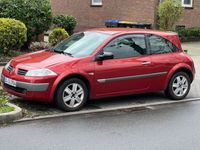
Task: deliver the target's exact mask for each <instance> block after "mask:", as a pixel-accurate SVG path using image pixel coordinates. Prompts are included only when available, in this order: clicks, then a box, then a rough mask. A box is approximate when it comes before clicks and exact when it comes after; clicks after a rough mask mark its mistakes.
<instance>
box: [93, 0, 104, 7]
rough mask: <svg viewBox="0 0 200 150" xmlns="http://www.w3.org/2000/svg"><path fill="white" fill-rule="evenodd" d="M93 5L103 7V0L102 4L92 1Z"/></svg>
mask: <svg viewBox="0 0 200 150" xmlns="http://www.w3.org/2000/svg"><path fill="white" fill-rule="evenodd" d="M91 5H92V6H102V5H103V0H101V2H99V3H98V2H94V0H91Z"/></svg>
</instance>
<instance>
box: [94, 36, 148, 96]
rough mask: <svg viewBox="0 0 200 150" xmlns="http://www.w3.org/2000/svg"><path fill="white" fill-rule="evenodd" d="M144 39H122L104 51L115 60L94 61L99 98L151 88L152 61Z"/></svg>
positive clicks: (115, 40) (143, 37)
mask: <svg viewBox="0 0 200 150" xmlns="http://www.w3.org/2000/svg"><path fill="white" fill-rule="evenodd" d="M146 45H147V44H146V40H145V36H144V35H142V34H133V35H125V36H120V37H118V38H116V39H114V40H113V41H111V42H110V43H109V44H107V46H105V47H104V48H103V50H102V53H104V52H112V53H113V55H114V58H113V59H109V60H103V61H96V62H95V78H96V85H95V86H96V88H95V90H96V92H95V93H96V95H97V96H108V95H119V94H124V93H127V94H128V93H135V92H141V91H145V90H147V89H148V88H149V84H150V81H149V77H148V74H149V72H150V70H151V64H150V62H151V60H150V57H149V56H148V51H147V46H146Z"/></svg>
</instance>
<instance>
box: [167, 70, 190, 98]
mask: <svg viewBox="0 0 200 150" xmlns="http://www.w3.org/2000/svg"><path fill="white" fill-rule="evenodd" d="M190 85H191V80H190V78H189V76H188V74H187V73H185V72H177V73H175V74H174V75H173V76H172V78H171V79H170V81H169V83H168V87H167V89H166V90H165V94H166V96H167V97H168V98H170V99H173V100H182V99H184V98H185V97H186V96H187V94H188V93H189V91H190V87H191V86H190Z"/></svg>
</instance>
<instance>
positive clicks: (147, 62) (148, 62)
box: [142, 61, 151, 65]
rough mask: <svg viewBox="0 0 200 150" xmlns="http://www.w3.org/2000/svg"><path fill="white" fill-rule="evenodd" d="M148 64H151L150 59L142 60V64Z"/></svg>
mask: <svg viewBox="0 0 200 150" xmlns="http://www.w3.org/2000/svg"><path fill="white" fill-rule="evenodd" d="M150 64H151V62H150V61H144V62H142V65H150Z"/></svg>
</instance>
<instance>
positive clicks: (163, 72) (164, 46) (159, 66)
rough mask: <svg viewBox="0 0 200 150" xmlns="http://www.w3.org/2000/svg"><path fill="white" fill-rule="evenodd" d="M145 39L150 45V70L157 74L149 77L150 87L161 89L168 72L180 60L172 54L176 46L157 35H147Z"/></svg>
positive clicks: (176, 49)
mask: <svg viewBox="0 0 200 150" xmlns="http://www.w3.org/2000/svg"><path fill="white" fill-rule="evenodd" d="M147 41H148V43H149V47H150V53H151V63H152V71H153V72H154V73H157V76H155V77H154V78H152V79H151V82H150V87H151V89H152V90H156V91H157V90H163V89H164V85H165V83H166V79H167V78H166V77H167V74H168V72H169V71H170V70H171V69H172V68H173V67H174V66H175V65H176V64H177V63H178V62H180V60H179V59H178V58H177V57H175V55H174V53H175V52H177V51H178V48H177V47H176V46H175V45H174V44H173V43H171V42H170V41H168V40H167V39H165V38H163V37H160V36H157V35H152V34H151V35H148V40H147ZM158 81H159V82H158Z"/></svg>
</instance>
